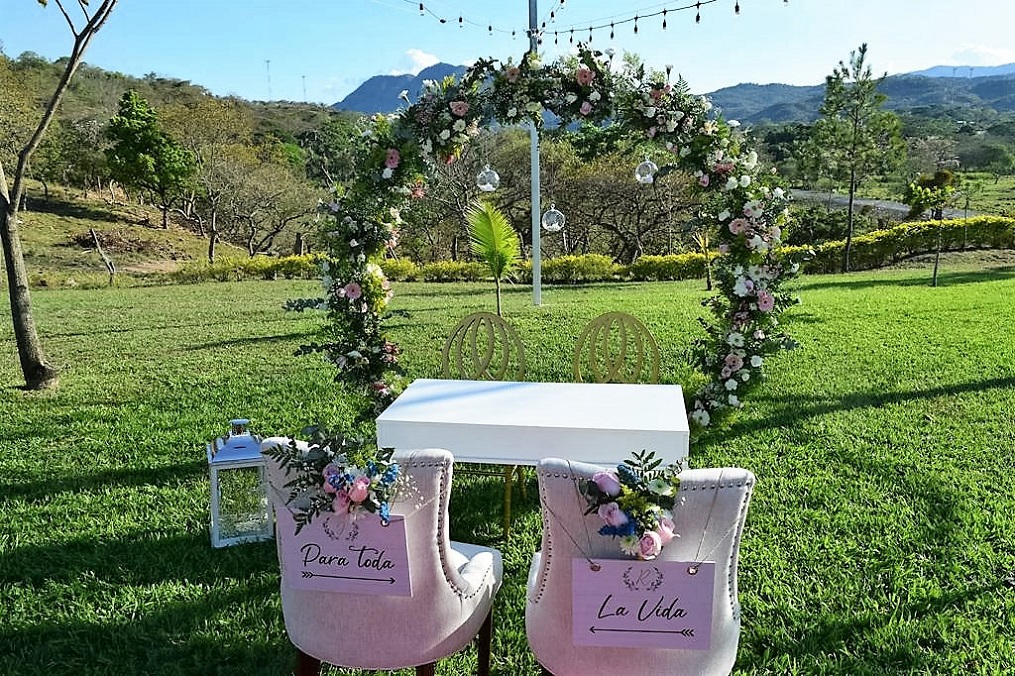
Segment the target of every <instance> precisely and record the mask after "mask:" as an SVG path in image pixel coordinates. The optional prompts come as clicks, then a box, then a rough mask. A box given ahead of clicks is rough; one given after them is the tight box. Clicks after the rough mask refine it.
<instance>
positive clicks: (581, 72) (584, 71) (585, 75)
mask: <svg viewBox="0 0 1015 676" xmlns="http://www.w3.org/2000/svg"><path fill="white" fill-rule="evenodd" d="M577 79H578V84H580V85H581V86H583V87H588V86H589V85H590V84H592V81H593V80H595V79H596V73H595V71H593V70H592V69H591V68H584V67H583V68H579V69H578V75H577Z"/></svg>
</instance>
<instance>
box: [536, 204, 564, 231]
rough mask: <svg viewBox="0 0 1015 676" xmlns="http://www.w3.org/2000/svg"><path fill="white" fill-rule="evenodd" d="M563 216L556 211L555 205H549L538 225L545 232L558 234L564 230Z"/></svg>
mask: <svg viewBox="0 0 1015 676" xmlns="http://www.w3.org/2000/svg"><path fill="white" fill-rule="evenodd" d="M565 220H567V219H565V218H564V214H562V213H561V212H560V211H558V210H557V205H556V204H551V205H550V210H549V211H547V212H546V213H544V214H543V218H542V219H541V221H540V223H542V225H543V230H546V231H547V232H560V231H561V230H562V229H563V228H564V221H565Z"/></svg>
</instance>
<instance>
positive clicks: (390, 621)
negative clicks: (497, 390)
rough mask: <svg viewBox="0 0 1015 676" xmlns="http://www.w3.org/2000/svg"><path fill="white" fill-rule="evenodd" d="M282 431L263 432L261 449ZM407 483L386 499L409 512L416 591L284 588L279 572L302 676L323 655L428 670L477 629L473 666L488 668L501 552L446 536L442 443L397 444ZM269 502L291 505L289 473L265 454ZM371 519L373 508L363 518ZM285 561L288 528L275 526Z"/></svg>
mask: <svg viewBox="0 0 1015 676" xmlns="http://www.w3.org/2000/svg"><path fill="white" fill-rule="evenodd" d="M288 442H289V440H288V439H286V438H282V437H274V438H269V439H265V440H264V441H263V442H262V444H261V448H262V450H266V449H268V448H270V447H271V446H274V445H277V444H280V443H281V444H287V443H288ZM394 459H395V460H397V461H398V464H399V466H400V467H401V471H402V474H403V476H404V477H406V478H407V479H408V482H407V484H408V489H407V490H402V491H400V492H399V494H398V496H397V497H396V499H395V501H394V502H393V503H392V505H391V513H392V515H404V516H405V531H406V540H407V546H408V556H409V574H410V577H411V580H412V596H407V597H403V596H374V595H358V594H341V593H322V592H319V591H306V590H301V589H292V588H289V587H287V585H286V583H285V580H284V579H283V581H282V586H281V591H282V613H283V616H284V618H285V627H286V632H287V633H288V634H289V639H290V640H291V641H292V643H293V645H295V646H296V649H297V651H298V655H297V670H296V673H297V675H298V676H307V675H310V674H317V673H318V672H319V671H320V667H321V662H327V663H329V664H334V665H336V666H342V667H355V668H360V669H385V670H391V669H402V668H406V667H416V673H417V675H418V676H423V675H430V674H433V673H434V671H435V668H436V662H437V660H439V659H441V658H443V657H446V656H448V655H451V654H452V653H455V652H458V651H459V650H462V649H463V648H465V647H466V646H468V645H469V643H471V642H472V641H473V639H475V638H477V635H478V655H479V656H478V661H479V673H480V674H483V675H486V674H488V673H489V668H490V666H489V665H490V641H491V634H492V619H493V599H494V596H495V595H496V593H497V590H498V589H499V588H500V584H501V578H502V575H503V564H502V560H501V555H500V552H499V551H497V550H495V549H490V548H487V547H480V546H478V545H470V544H464V543H459V542H452V541H450V540H449V538H448V502H449V498H450V495H451V476H452V466H453V463H454V460H453V458H452V455H451V453H450V452H448V451H445V450H441V449H428V450H418V451H402V452H397V453H396V454H395V456H394ZM266 462H267V464H268V479H269V483H270V485H271V487H272V493H273V497H274V504H275V510H276V511H277V512H282V511H283V510H287V509H289V507H288V505H286V504H285V497H286V496H287V495H288V492H289V489H287V488H284V484H285V483H286V481H287V480H288V479H287V477H286V476H285V473H284V472H283V471H282V470H281V469H280V468H279V467H278V466H277V464H276V463H275V462H274V461H273V460H271V459H270V458H267V457H266ZM364 518H374V517H364ZM276 531H277V533H276V536H277V538H276V542H277V546H278V550H279V560H280V561H281V557H282V552H283V550H284V549H285V548H286V547H287V546H289V545H290V542H291V540H292V539H293V538H292V532H291V531H289V529H287V528H276Z"/></svg>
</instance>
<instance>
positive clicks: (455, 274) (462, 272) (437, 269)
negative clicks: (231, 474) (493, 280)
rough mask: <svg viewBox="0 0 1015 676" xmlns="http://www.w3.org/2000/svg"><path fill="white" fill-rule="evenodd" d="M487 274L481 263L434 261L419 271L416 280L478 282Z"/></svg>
mask: <svg viewBox="0 0 1015 676" xmlns="http://www.w3.org/2000/svg"><path fill="white" fill-rule="evenodd" d="M488 273H489V270H488V269H487V267H486V266H485V265H484V264H482V263H474V262H473V263H466V262H463V261H436V262H434V263H427V264H426V265H424V266H423V267H421V268H420V269H419V275H418V277H417V278H418V279H420V280H422V281H424V282H478V281H480V280H482V279H485V278H486V277H487V275H488Z"/></svg>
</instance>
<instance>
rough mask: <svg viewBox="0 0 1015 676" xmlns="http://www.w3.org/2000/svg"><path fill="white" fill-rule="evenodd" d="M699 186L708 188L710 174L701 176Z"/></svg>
mask: <svg viewBox="0 0 1015 676" xmlns="http://www.w3.org/2000/svg"><path fill="white" fill-rule="evenodd" d="M698 185H700V186H701V187H702V188H707V187H708V174H702V175H701V177H700V178H699V179H698Z"/></svg>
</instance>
